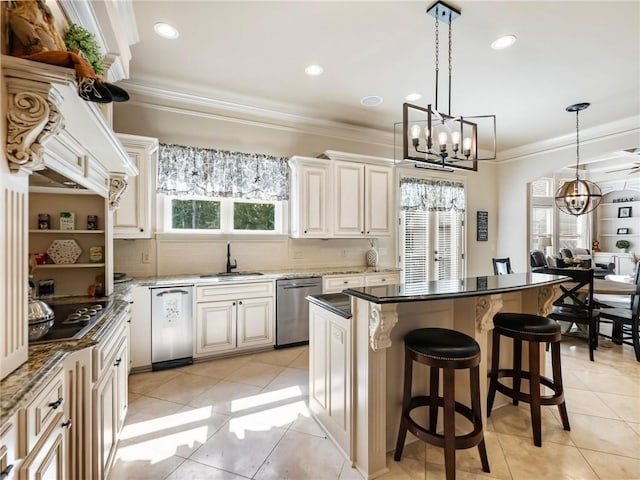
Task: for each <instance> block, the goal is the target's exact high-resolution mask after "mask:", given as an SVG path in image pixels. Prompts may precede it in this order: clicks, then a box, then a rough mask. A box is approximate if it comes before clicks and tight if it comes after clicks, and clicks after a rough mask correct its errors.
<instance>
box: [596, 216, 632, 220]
mask: <svg viewBox="0 0 640 480" xmlns="http://www.w3.org/2000/svg"><path fill="white" fill-rule="evenodd" d="M634 218H635V219H636V220H637V219H638V217H636V216H633V217H602V218H599V219H598V220H631V219H634Z"/></svg>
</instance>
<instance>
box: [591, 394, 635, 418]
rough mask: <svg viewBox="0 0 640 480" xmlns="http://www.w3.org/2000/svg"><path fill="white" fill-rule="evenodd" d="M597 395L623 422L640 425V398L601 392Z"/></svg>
mask: <svg viewBox="0 0 640 480" xmlns="http://www.w3.org/2000/svg"><path fill="white" fill-rule="evenodd" d="M596 395H597V396H598V397H599V398H600V399H601V400H602V401H603V402H604V403H605V404H606V405H607V406H608V407H609V408H611V410H613V411H614V412H616V413H617V414H618V416H619V417H620V418H622V419H623V420H626V421H628V422H634V423H640V396H636V397H629V396H627V395H615V394H612V393H599V392H598V393H597V394H596Z"/></svg>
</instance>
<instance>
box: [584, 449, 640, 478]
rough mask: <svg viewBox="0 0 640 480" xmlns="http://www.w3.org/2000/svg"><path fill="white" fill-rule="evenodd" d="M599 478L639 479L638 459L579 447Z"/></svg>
mask: <svg viewBox="0 0 640 480" xmlns="http://www.w3.org/2000/svg"><path fill="white" fill-rule="evenodd" d="M580 452H582V455H583V456H584V457H585V458H586V459H587V462H589V465H591V468H593V469H594V470H595V472H596V473H597V474H598V477H599V478H600V479H601V480H639V479H640V460H638V459H635V458H629V457H621V456H619V455H611V454H609V453H602V452H594V451H592V450H585V449H580Z"/></svg>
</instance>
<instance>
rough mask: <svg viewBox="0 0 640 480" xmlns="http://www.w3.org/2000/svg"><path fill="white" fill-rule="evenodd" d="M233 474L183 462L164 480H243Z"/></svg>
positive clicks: (199, 464)
mask: <svg viewBox="0 0 640 480" xmlns="http://www.w3.org/2000/svg"><path fill="white" fill-rule="evenodd" d="M246 478H247V477H241V476H240V475H236V474H235V473H231V472H226V471H224V470H220V469H219V468H215V467H210V466H208V465H204V464H202V463H198V462H193V461H191V460H185V461H184V463H183V464H182V465H180V466H179V467H178V468H177V469H176V470H175V471H174V472H173V473H172V474H171V475H169V476H168V477H167V478H166V479H165V480H205V479H206V480H245V479H246Z"/></svg>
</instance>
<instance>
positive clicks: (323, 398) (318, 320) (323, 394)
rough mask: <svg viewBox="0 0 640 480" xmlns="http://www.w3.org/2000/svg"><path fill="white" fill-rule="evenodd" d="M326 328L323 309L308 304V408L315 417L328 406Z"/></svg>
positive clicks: (326, 323)
mask: <svg viewBox="0 0 640 480" xmlns="http://www.w3.org/2000/svg"><path fill="white" fill-rule="evenodd" d="M327 328H328V322H327V320H326V318H325V315H324V309H322V308H321V307H318V306H316V305H313V304H309V408H310V409H311V411H313V413H314V414H316V415H319V414H320V412H323V411H325V410H326V409H327V406H328V401H327V364H326V358H327Z"/></svg>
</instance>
